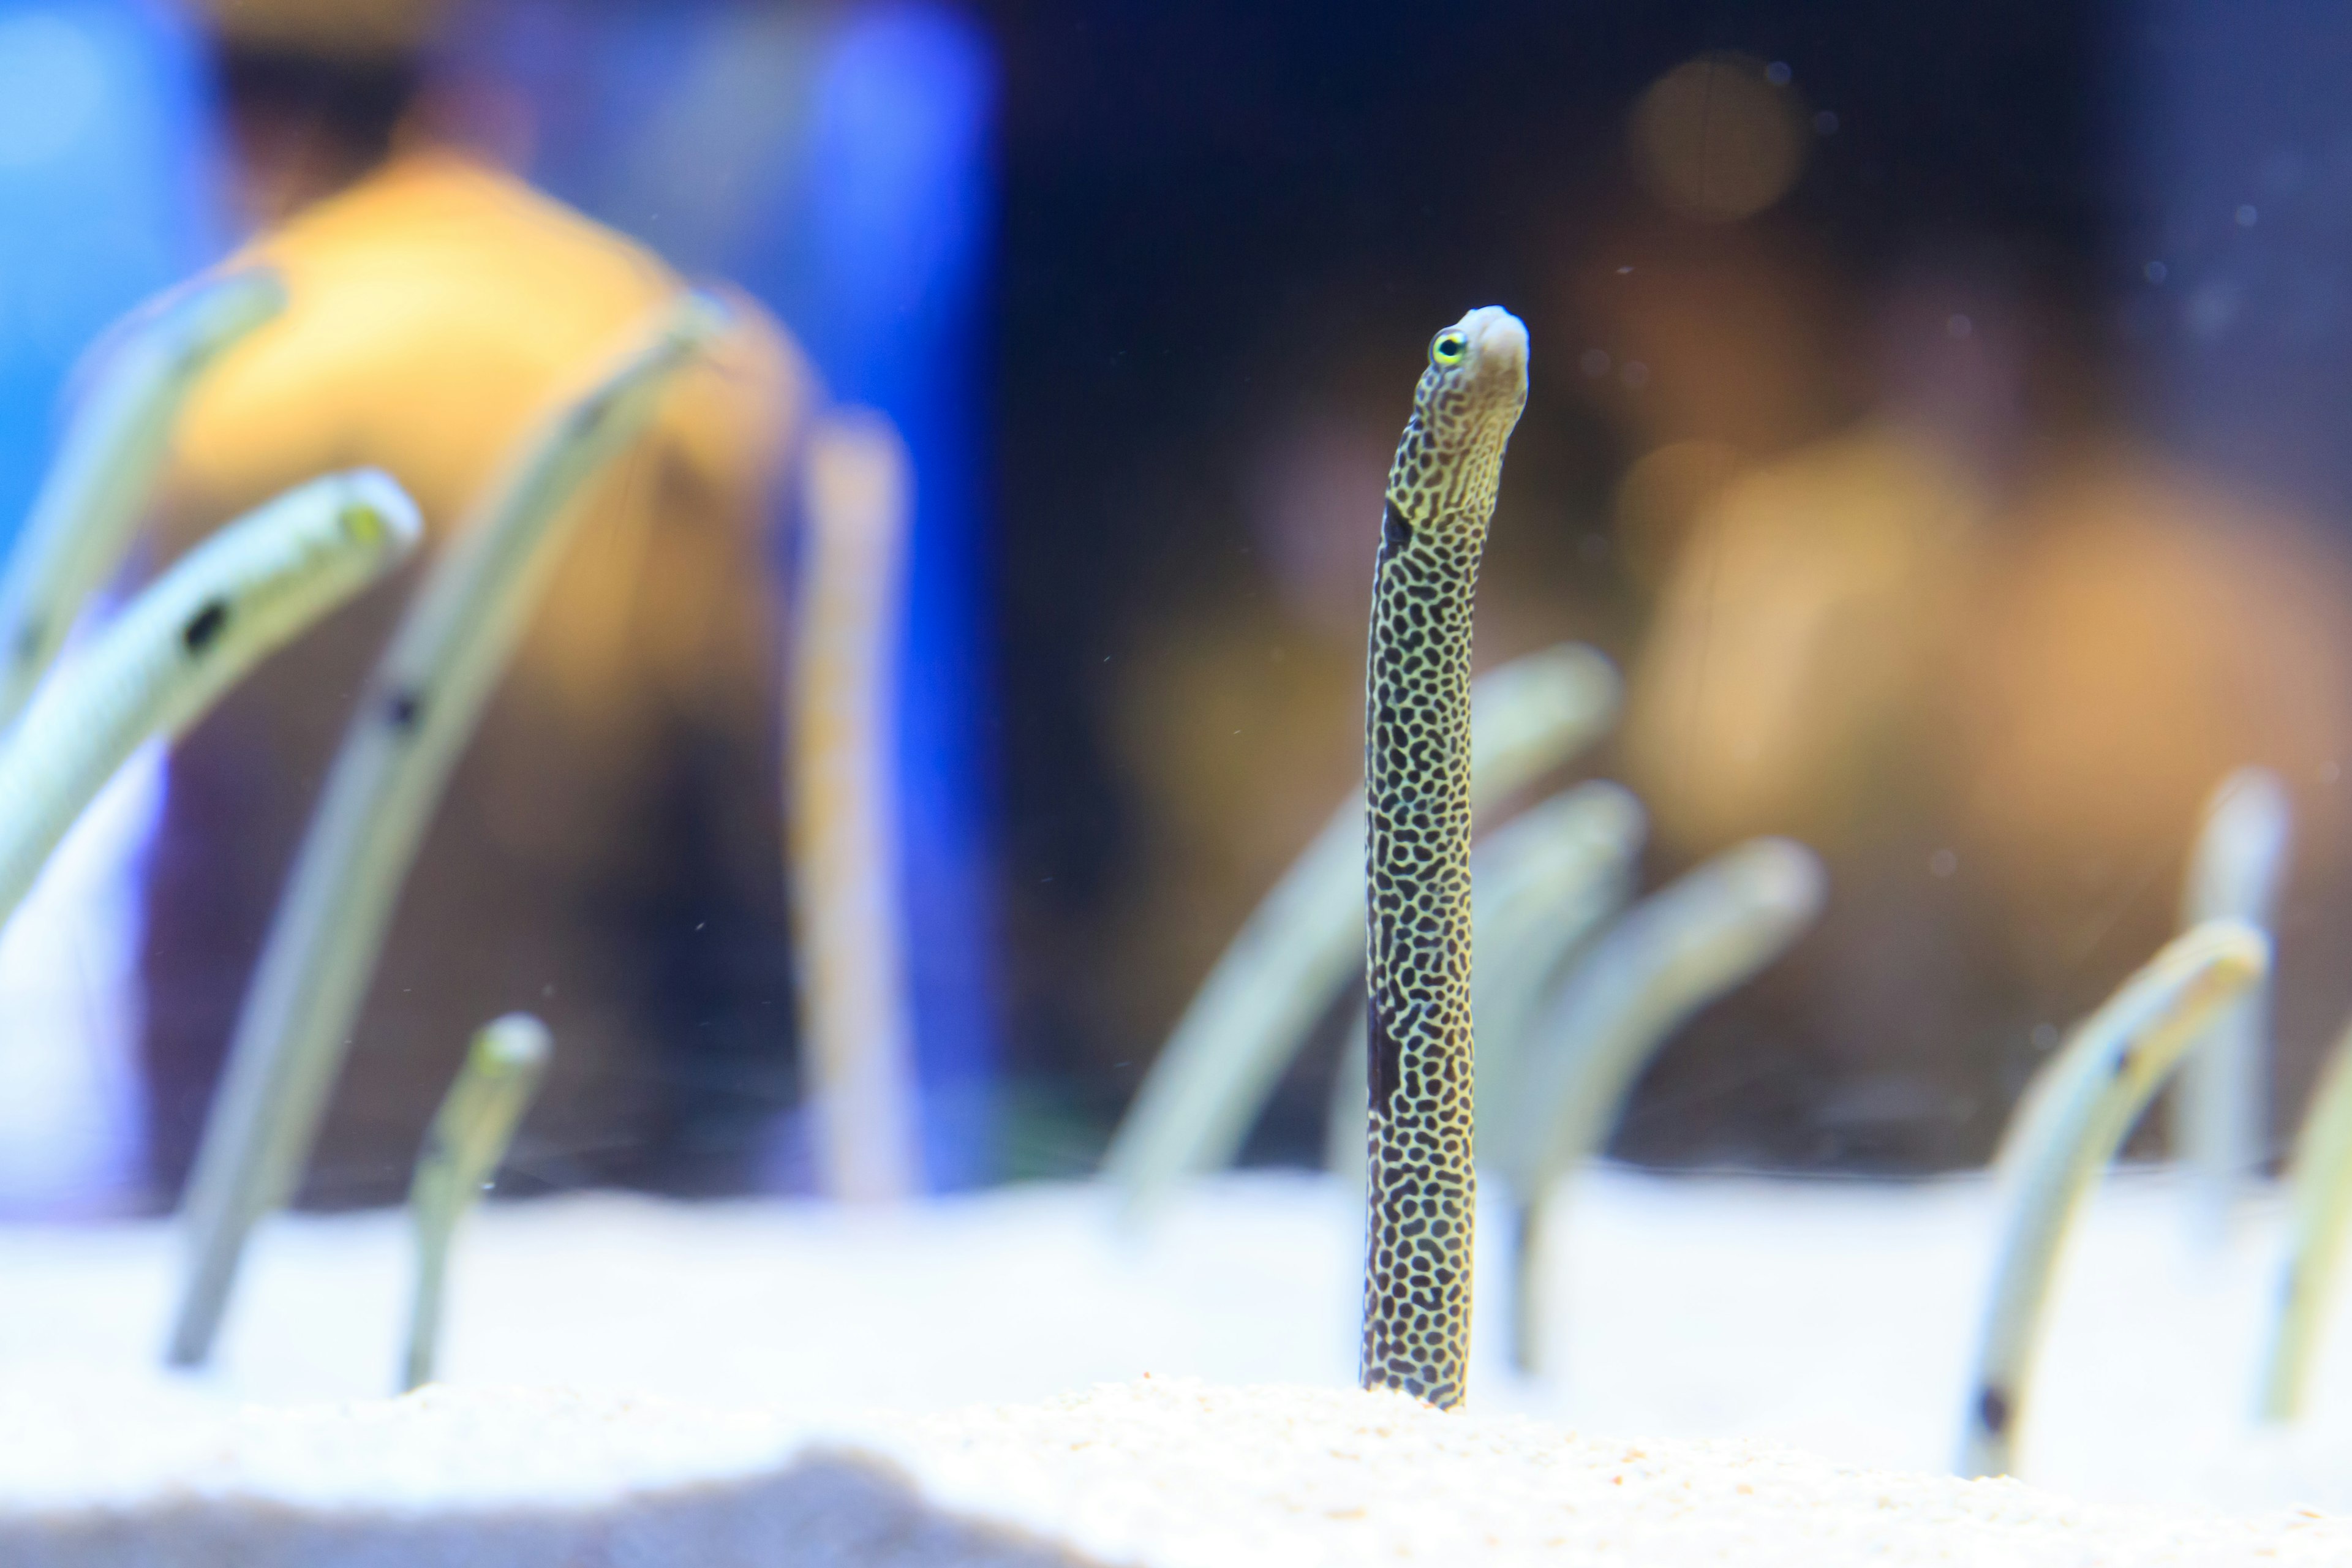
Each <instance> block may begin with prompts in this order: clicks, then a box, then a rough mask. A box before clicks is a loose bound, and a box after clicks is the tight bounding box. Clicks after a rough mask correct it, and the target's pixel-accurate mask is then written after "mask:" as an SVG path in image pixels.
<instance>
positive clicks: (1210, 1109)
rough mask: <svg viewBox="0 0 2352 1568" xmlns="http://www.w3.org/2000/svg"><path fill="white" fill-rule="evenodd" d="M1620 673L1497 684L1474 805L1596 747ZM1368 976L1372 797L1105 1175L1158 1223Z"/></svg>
mask: <svg viewBox="0 0 2352 1568" xmlns="http://www.w3.org/2000/svg"><path fill="white" fill-rule="evenodd" d="M1617 700H1618V680H1617V673H1616V671H1615V670H1614V669H1612V668H1610V665H1609V661H1608V660H1607V659H1605V658H1601V655H1599V654H1597V653H1595V652H1593V651H1592V650H1591V648H1588V647H1582V646H1580V645H1578V644H1574V643H1563V644H1560V645H1559V646H1557V647H1549V648H1546V649H1544V650H1542V651H1541V652H1538V653H1532V654H1528V655H1527V656H1526V657H1524V658H1517V659H1514V660H1513V661H1511V662H1510V663H1508V664H1506V665H1503V666H1501V667H1500V668H1496V669H1494V670H1492V671H1490V672H1488V673H1487V674H1486V676H1485V677H1483V678H1482V679H1480V680H1479V681H1478V682H1477V684H1476V685H1475V687H1474V688H1473V689H1472V691H1471V708H1472V711H1473V713H1474V715H1475V718H1474V721H1473V726H1472V731H1471V736H1472V739H1471V752H1470V802H1471V808H1472V809H1473V810H1474V811H1476V810H1480V809H1483V808H1485V807H1487V806H1491V805H1495V804H1496V803H1497V802H1499V801H1501V800H1504V799H1506V798H1507V797H1508V796H1510V795H1513V794H1515V793H1517V791H1518V790H1520V789H1522V788H1524V787H1526V786H1527V785H1528V784H1530V783H1532V782H1534V781H1535V780H1536V779H1538V778H1539V777H1541V776H1542V775H1543V774H1544V773H1548V772H1549V771H1550V770H1551V769H1553V768H1555V767H1558V766H1559V764H1560V763H1563V762H1565V761H1566V760H1567V759H1568V758H1570V756H1573V755H1574V754H1575V753H1576V752H1579V751H1580V750H1581V749H1583V748H1584V747H1585V746H1586V745H1588V744H1590V743H1591V742H1592V741H1593V740H1594V739H1595V738H1596V737H1597V736H1599V735H1600V734H1601V732H1602V731H1605V730H1606V729H1607V728H1608V726H1609V724H1610V721H1612V719H1613V718H1614V717H1615V716H1616V711H1617ZM1363 964H1364V796H1363V792H1362V791H1361V790H1360V789H1359V790H1358V791H1357V792H1356V793H1355V794H1353V795H1350V796H1349V798H1348V800H1347V802H1346V803H1345V804H1344V805H1341V806H1340V807H1339V810H1338V811H1336V812H1334V813H1332V815H1331V819H1330V821H1329V822H1328V824H1326V825H1325V826H1324V828H1323V830H1322V831H1321V832H1320V833H1318V835H1316V837H1315V840H1314V842H1313V843H1311V844H1309V845H1308V846H1307V849H1306V851H1305V852H1304V853H1303V854H1301V855H1300V856H1299V857H1298V858H1297V860H1295V861H1293V862H1292V863H1291V866H1290V869H1289V870H1287V871H1286V872H1284V873H1283V877H1282V880H1281V881H1279V882H1277V883H1276V884H1275V887H1274V889H1273V891H1271V892H1269V893H1267V894H1266V896H1265V899H1264V900H1263V901H1261V902H1260V903H1259V904H1258V906H1257V908H1256V909H1255V910H1253V911H1252V912H1251V914H1250V917H1249V920H1248V921H1246V922H1245V923H1244V925H1243V926H1242V929H1241V931H1239V932H1238V933H1237V934H1236V935H1235V936H1234V940H1233V942H1231V943H1230V944H1229V945H1228V946H1227V947H1226V949H1225V951H1224V952H1223V953H1222V954H1221V955H1220V956H1219V957H1218V959H1217V963H1216V966H1215V967H1214V968H1213V969H1212V970H1210V972H1209V976H1208V978H1207V979H1206V980H1204V981H1202V984H1201V988H1200V990H1199V991H1197V992H1195V993H1194V994H1193V996H1192V1003H1191V1005H1188V1006H1187V1007H1186V1008H1185V1009H1184V1014H1183V1016H1182V1017H1181V1018H1180V1019H1178V1020H1177V1023H1176V1027H1175V1030H1174V1032H1173V1033H1171V1035H1170V1036H1169V1037H1168V1043H1167V1044H1166V1045H1165V1046H1163V1047H1160V1055H1159V1057H1158V1058H1156V1059H1155V1060H1154V1061H1153V1062H1152V1064H1151V1070H1150V1073H1149V1074H1148V1075H1147V1076H1146V1077H1145V1079H1144V1080H1143V1085H1142V1087H1141V1088H1140V1089H1139V1090H1138V1091H1137V1092H1136V1097H1135V1102H1134V1104H1133V1105H1132V1106H1130V1107H1129V1110H1128V1113H1127V1117H1126V1119H1125V1120H1124V1121H1121V1122H1120V1123H1119V1127H1118V1132H1117V1134H1116V1135H1115V1136H1114V1137H1113V1138H1112V1140H1111V1145H1110V1150H1109V1152H1108V1154H1106V1155H1105V1157H1104V1161H1103V1173H1104V1175H1106V1176H1107V1177H1108V1178H1109V1180H1110V1181H1111V1182H1112V1183H1113V1184H1116V1185H1117V1186H1118V1188H1119V1189H1120V1191H1121V1194H1122V1209H1123V1213H1124V1216H1125V1218H1126V1219H1127V1221H1128V1222H1129V1224H1131V1225H1137V1226H1140V1225H1142V1224H1145V1223H1147V1222H1148V1221H1149V1220H1150V1218H1151V1217H1152V1216H1153V1215H1155V1214H1156V1213H1157V1212H1158V1210H1159V1208H1160V1205H1162V1204H1164V1203H1165V1202H1166V1201H1167V1198H1168V1196H1169V1194H1171V1192H1172V1191H1173V1190H1174V1189H1175V1186H1176V1184H1178V1183H1179V1182H1180V1181H1181V1180H1182V1179H1183V1178H1184V1177H1185V1176H1187V1175H1189V1174H1192V1173H1196V1172H1201V1171H1210V1170H1216V1169H1218V1168H1220V1167H1222V1166H1223V1165H1224V1164H1226V1163H1228V1162H1230V1161H1231V1160H1232V1159H1233V1157H1234V1152H1235V1151H1236V1150H1238V1149H1239V1148H1240V1147H1241V1143H1242V1140H1243V1138H1244V1136H1246V1134H1247V1133H1248V1131H1249V1126H1250V1123H1251V1122H1252V1121H1255V1119H1256V1117H1257V1114H1258V1112H1259V1111H1260V1110H1262V1109H1263V1108H1264V1107H1265V1100H1266V1097H1267V1096H1268V1095H1270V1094H1271V1093H1273V1091H1274V1086H1275V1083H1276V1080H1277V1079H1280V1078H1281V1076H1282V1072H1283V1069H1284V1068H1286V1067H1287V1066H1288V1065H1289V1063H1290V1060H1291V1058H1293V1057H1295V1056H1296V1055H1297V1053H1298V1051H1299V1049H1300V1048H1301V1047H1302V1046H1303V1045H1304V1043H1305V1041H1306V1037H1307V1032H1308V1031H1309V1030H1310V1029H1312V1028H1313V1027H1314V1026H1315V1023H1316V1021H1317V1020H1318V1019H1319V1018H1321V1017H1322V1016H1324V1015H1325V1014H1326V1013H1327V1012H1328V1011H1329V1010H1330V1008H1331V1005H1332V1004H1333V1003H1334V1002H1335V1001H1336V1000H1338V998H1339V993H1340V991H1341V990H1342V989H1343V988H1344V987H1345V986H1346V985H1347V984H1348V982H1349V980H1350V979H1351V978H1353V977H1354V976H1355V975H1357V974H1359V973H1361V972H1362V969H1363Z"/></svg>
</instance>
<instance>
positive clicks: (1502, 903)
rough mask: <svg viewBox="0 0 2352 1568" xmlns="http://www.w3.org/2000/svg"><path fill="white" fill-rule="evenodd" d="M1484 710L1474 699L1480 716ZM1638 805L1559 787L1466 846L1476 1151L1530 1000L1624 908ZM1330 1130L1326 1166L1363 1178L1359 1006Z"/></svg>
mask: <svg viewBox="0 0 2352 1568" xmlns="http://www.w3.org/2000/svg"><path fill="white" fill-rule="evenodd" d="M1472 713H1473V721H1474V722H1475V716H1476V713H1477V706H1476V703H1475V699H1474V700H1473V702H1472ZM1642 837H1643V816H1642V807H1641V805H1640V803H1638V802H1637V801H1635V800H1634V798H1633V795H1631V794H1630V793H1629V792H1627V791H1625V790H1623V789H1622V788H1620V787H1619V786H1617V785H1616V784H1606V783H1601V782H1598V781H1595V782H1593V783H1590V784H1579V785H1577V786H1576V787H1575V788H1574V789H1567V790H1562V791H1560V793H1559V794H1558V795H1553V796H1552V797H1551V798H1549V800H1545V801H1542V802H1539V803H1538V804H1537V805H1531V806H1529V807H1528V809H1527V810H1525V811H1523V812H1521V813H1520V814H1519V815H1518V816H1515V817H1513V818H1512V819H1511V820H1510V821H1508V822H1507V823H1505V824H1503V826H1500V827H1497V828H1495V829H1493V830H1491V831H1490V832H1488V833H1487V834H1486V835H1485V837H1481V838H1480V839H1479V841H1478V844H1477V847H1475V848H1474V849H1472V850H1471V851H1470V889H1471V891H1470V945H1471V948H1472V950H1473V951H1474V952H1476V953H1477V954H1478V965H1477V968H1476V969H1475V970H1474V971H1473V972H1472V973H1471V976H1470V1013H1471V1016H1473V1017H1475V1018H1476V1019H1477V1020H1478V1071H1477V1075H1476V1076H1477V1102H1478V1109H1477V1131H1478V1134H1479V1139H1480V1142H1479V1146H1480V1147H1481V1148H1482V1149H1483V1148H1485V1147H1486V1142H1485V1134H1486V1131H1487V1130H1488V1129H1489V1128H1492V1127H1493V1126H1494V1125H1495V1119H1496V1107H1497V1106H1498V1105H1503V1104H1507V1103H1508V1099H1509V1093H1508V1089H1507V1084H1508V1082H1509V1079H1510V1077H1511V1071H1512V1068H1513V1067H1514V1066H1515V1065H1516V1063H1517V1058H1518V1056H1519V1053H1520V1050H1521V1047H1522V1045H1523V1040H1522V1037H1523V1036H1524V1035H1525V1033H1526V1029H1527V1026H1528V1021H1529V1018H1530V1016H1532V1013H1533V1008H1534V1004H1535V1003H1536V1002H1537V1001H1538V999H1540V998H1541V996H1542V995H1543V994H1544V992H1545V990H1546V988H1547V983H1548V982H1549V980H1550V979H1551V977H1552V975H1553V974H1554V973H1556V972H1557V971H1558V970H1559V966H1560V964H1561V963H1563V962H1564V961H1565V960H1566V959H1567V957H1568V955H1569V954H1570V952H1574V951H1575V950H1576V948H1577V947H1578V946H1580V944H1581V943H1582V942H1584V941H1585V939H1586V938H1587V937H1590V936H1591V934H1592V933H1593V932H1594V931H1597V930H1599V929H1600V927H1601V922H1602V921H1605V920H1607V919H1608V918H1609V917H1610V916H1611V915H1612V914H1614V913H1615V912H1616V911H1617V910H1618V907H1619V906H1620V905H1622V904H1623V903H1624V901H1625V897H1626V894H1627V891H1628V890H1629V889H1631V887H1632V886H1633V860H1634V858H1635V857H1636V856H1638V855H1639V854H1640V853H1641V848H1642ZM1341 1038H1342V1040H1343V1041H1344V1045H1343V1047H1342V1048H1341V1050H1340V1053H1339V1054H1340V1061H1339V1070H1338V1071H1337V1072H1335V1073H1334V1074H1333V1075H1332V1089H1331V1110H1330V1114H1329V1118H1328V1121H1327V1123H1326V1126H1327V1129H1328V1131H1327V1134H1326V1148H1325V1159H1326V1163H1327V1164H1328V1167H1329V1169H1330V1170H1331V1171H1332V1173H1334V1174H1337V1175H1339V1176H1341V1177H1343V1178H1345V1179H1346V1180H1347V1181H1348V1182H1349V1184H1351V1185H1353V1186H1355V1187H1357V1188H1358V1189H1359V1190H1360V1189H1361V1187H1362V1185H1363V1181H1364V1084H1365V1081H1366V1075H1367V1074H1368V1073H1369V1072H1370V1068H1369V1067H1368V1066H1367V1065H1366V1058H1365V1054H1364V1008H1363V1007H1362V1005H1358V1007H1357V1009H1356V1015H1355V1017H1354V1018H1353V1019H1352V1020H1351V1021H1350V1022H1349V1027H1348V1032H1347V1033H1346V1034H1345V1035H1344V1036H1342V1037H1341Z"/></svg>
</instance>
